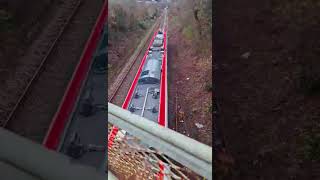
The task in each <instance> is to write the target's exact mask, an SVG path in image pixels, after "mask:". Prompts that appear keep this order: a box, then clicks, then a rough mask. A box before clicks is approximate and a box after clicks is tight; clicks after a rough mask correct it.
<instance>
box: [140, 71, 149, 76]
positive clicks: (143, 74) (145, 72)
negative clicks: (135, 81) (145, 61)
mask: <svg viewBox="0 0 320 180" xmlns="http://www.w3.org/2000/svg"><path fill="white" fill-rule="evenodd" d="M147 74H149V70H146V71H143V72H142V73H141V76H145V75H147Z"/></svg>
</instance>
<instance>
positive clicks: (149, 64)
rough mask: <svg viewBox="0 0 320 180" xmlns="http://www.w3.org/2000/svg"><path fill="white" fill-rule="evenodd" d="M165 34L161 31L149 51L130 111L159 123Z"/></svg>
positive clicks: (130, 104)
mask: <svg viewBox="0 0 320 180" xmlns="http://www.w3.org/2000/svg"><path fill="white" fill-rule="evenodd" d="M163 56H164V34H163V32H162V30H159V31H158V33H157V35H156V36H155V38H154V41H153V43H152V45H151V47H150V48H149V50H148V54H147V58H146V62H145V64H144V66H143V69H142V72H141V74H140V77H139V79H138V83H137V85H136V87H135V90H134V94H133V96H132V97H131V100H130V103H129V107H128V110H129V111H130V112H132V113H134V114H137V115H139V116H142V117H145V118H147V119H149V120H151V121H154V122H156V123H158V112H159V104H160V98H159V96H160V83H161V73H162V68H161V67H162V61H163Z"/></svg>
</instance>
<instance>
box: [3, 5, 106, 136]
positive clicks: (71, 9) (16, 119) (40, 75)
mask: <svg viewBox="0 0 320 180" xmlns="http://www.w3.org/2000/svg"><path fill="white" fill-rule="evenodd" d="M63 2H64V3H63V6H62V7H61V11H60V13H59V16H58V18H56V19H55V20H53V23H52V24H49V26H50V27H49V29H50V31H49V32H50V33H48V34H46V37H47V39H44V41H43V44H41V43H40V44H41V47H40V48H39V50H37V51H36V53H35V54H36V55H38V56H39V57H41V59H42V60H41V63H40V65H39V66H38V67H37V69H36V71H35V73H34V74H33V76H32V78H31V80H30V81H29V82H28V85H27V87H26V88H25V89H24V91H23V93H22V95H21V96H20V98H19V100H18V101H17V103H16V104H15V106H14V107H13V109H12V111H11V112H10V114H9V116H8V117H7V118H6V120H5V121H4V122H2V123H1V126H3V127H5V128H7V129H9V130H11V131H13V132H15V133H17V134H20V135H22V136H26V137H27V138H30V139H32V140H35V141H37V142H41V141H42V139H43V138H44V136H45V134H46V131H47V129H48V128H49V125H50V122H51V119H52V116H53V114H54V113H55V110H56V109H57V107H58V105H59V101H60V99H61V98H62V96H63V92H64V90H65V87H66V85H67V83H68V80H69V78H70V77H71V75H72V72H73V69H74V67H75V65H76V64H77V61H78V60H79V57H80V55H81V52H82V50H83V47H82V46H84V44H85V42H86V40H87V38H88V36H89V33H90V30H91V28H92V27H93V25H94V22H95V20H96V17H97V16H98V12H99V8H101V6H102V3H103V2H96V3H92V2H89V0H70V1H63ZM81 5H83V6H81ZM84 19H85V20H84Z"/></svg>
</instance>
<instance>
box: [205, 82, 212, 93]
mask: <svg viewBox="0 0 320 180" xmlns="http://www.w3.org/2000/svg"><path fill="white" fill-rule="evenodd" d="M205 88H206V91H208V92H212V90H213V87H212V82H208V83H207V84H206V87H205Z"/></svg>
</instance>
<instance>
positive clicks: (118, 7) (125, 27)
mask: <svg viewBox="0 0 320 180" xmlns="http://www.w3.org/2000/svg"><path fill="white" fill-rule="evenodd" d="M109 6H110V11H109V13H110V16H109V19H108V22H109V23H108V26H109V29H110V31H111V32H112V33H110V36H111V37H110V38H112V37H116V36H118V34H117V33H116V32H127V31H135V30H139V29H142V30H146V29H147V26H148V24H149V22H150V21H153V20H155V19H156V17H158V16H159V15H160V12H159V10H158V9H157V8H154V7H152V6H148V5H138V4H137V3H136V1H131V0H119V1H109Z"/></svg>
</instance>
